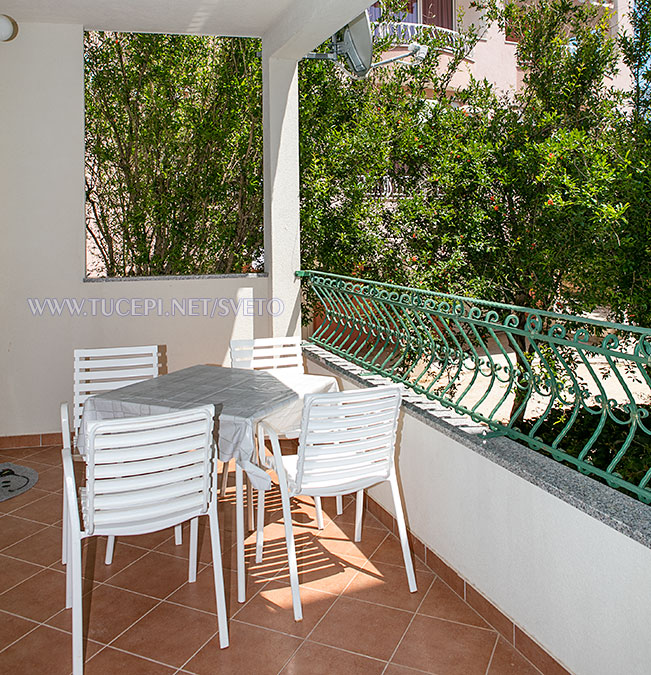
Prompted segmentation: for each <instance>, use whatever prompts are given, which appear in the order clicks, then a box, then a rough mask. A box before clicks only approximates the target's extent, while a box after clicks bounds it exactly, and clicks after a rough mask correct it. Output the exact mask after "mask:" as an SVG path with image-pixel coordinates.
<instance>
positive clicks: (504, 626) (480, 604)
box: [466, 584, 514, 644]
mask: <svg viewBox="0 0 651 675" xmlns="http://www.w3.org/2000/svg"><path fill="white" fill-rule="evenodd" d="M466 601H467V603H468V604H469V605H470V606H471V607H473V608H475V609H476V610H477V611H478V612H481V615H482V616H483V617H486V621H488V622H489V623H490V624H491V626H493V628H495V629H497V631H498V632H500V633H501V634H502V637H504V638H505V639H506V641H507V642H510V643H511V644H513V637H514V632H513V622H512V621H511V619H509V618H508V617H507V616H506V615H505V614H503V613H502V612H500V610H499V609H497V607H495V606H494V605H493V604H492V603H491V602H489V601H488V600H487V599H486V598H485V597H484V596H483V595H481V593H478V592H477V591H476V590H475V589H474V588H473V587H472V586H471V585H470V584H466Z"/></svg>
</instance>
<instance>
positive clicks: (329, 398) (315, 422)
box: [262, 386, 417, 621]
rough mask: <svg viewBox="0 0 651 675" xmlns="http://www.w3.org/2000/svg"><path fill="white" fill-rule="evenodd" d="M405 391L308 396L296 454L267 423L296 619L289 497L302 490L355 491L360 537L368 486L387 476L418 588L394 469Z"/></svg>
mask: <svg viewBox="0 0 651 675" xmlns="http://www.w3.org/2000/svg"><path fill="white" fill-rule="evenodd" d="M401 397H402V396H401V390H400V388H399V387H396V386H387V387H374V388H371V389H362V390H360V391H347V392H342V393H331V394H311V395H308V396H306V397H305V401H304V404H303V418H302V422H301V432H300V437H299V443H298V453H297V454H296V455H283V454H282V453H281V451H280V444H279V442H278V435H277V434H276V432H275V431H274V429H272V428H271V427H270V426H268V425H265V423H264V422H263V423H262V426H263V427H264V431H265V433H266V434H267V435H268V436H269V438H270V439H271V445H272V448H273V457H274V464H275V469H276V473H277V474H278V483H279V487H280V495H281V502H282V508H283V520H284V522H285V538H286V540H287V555H288V558H289V577H290V583H291V588H292V600H293V604H294V618H295V619H296V621H300V620H301V619H302V618H303V612H302V608H301V598H300V593H299V586H298V566H297V562H296V549H295V546H294V533H293V530H292V518H291V507H290V503H289V499H290V497H294V496H297V495H311V496H313V497H314V496H317V495H321V496H336V495H345V494H349V493H352V492H356V493H357V512H356V518H355V541H360V539H361V535H362V511H363V504H364V502H363V495H364V490H365V489H366V488H369V487H371V486H373V485H376V484H377V483H381V482H384V481H388V482H389V484H390V486H391V493H392V496H393V502H394V507H395V512H396V521H397V523H398V533H399V535H400V543H401V545H402V554H403V558H404V561H405V568H406V571H407V580H408V583H409V590H410V591H411V592H412V593H413V592H415V591H416V590H417V589H416V576H415V574H414V566H413V562H412V559H411V552H410V549H409V541H408V539H407V528H406V525H405V517H404V513H403V508H402V501H401V499H400V492H399V489H398V482H397V479H396V473H395V460H394V454H395V441H396V428H397V424H398V413H399V411H400V401H401Z"/></svg>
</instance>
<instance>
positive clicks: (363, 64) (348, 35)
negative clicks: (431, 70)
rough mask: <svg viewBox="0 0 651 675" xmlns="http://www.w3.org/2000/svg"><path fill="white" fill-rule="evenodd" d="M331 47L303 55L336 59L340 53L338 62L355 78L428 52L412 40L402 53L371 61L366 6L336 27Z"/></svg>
mask: <svg viewBox="0 0 651 675" xmlns="http://www.w3.org/2000/svg"><path fill="white" fill-rule="evenodd" d="M331 45H332V46H331V49H330V51H328V52H310V53H309V54H306V55H305V57H304V58H306V59H325V60H328V61H339V57H343V62H342V63H341V65H342V66H343V67H344V68H345V70H346V71H347V72H348V73H349V74H350V75H352V76H353V77H355V78H357V79H360V80H361V79H362V78H364V77H366V75H368V73H369V72H370V71H371V70H372V69H373V68H377V67H378V66H385V65H387V64H388V63H393V62H394V61H402V59H404V58H407V57H409V56H411V63H409V64H403V65H418V64H421V63H422V62H423V61H424V60H425V58H426V56H427V47H426V46H423V45H419V44H418V43H416V42H412V43H411V44H410V45H409V46H408V47H407V52H406V53H405V54H399V55H398V56H392V57H391V58H388V59H385V60H384V61H378V62H377V63H373V37H372V35H371V22H370V20H369V18H368V10H364V12H362V13H361V14H360V15H359V16H358V17H356V18H355V19H353V20H352V21H351V22H350V23H348V24H346V25H345V26H344V27H343V28H342V29H341V30H339V31H337V32H336V33H335V34H334V35H333V36H332V38H331Z"/></svg>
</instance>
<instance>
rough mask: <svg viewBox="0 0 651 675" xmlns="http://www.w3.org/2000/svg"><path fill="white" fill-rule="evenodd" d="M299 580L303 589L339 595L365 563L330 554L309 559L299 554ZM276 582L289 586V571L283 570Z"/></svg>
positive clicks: (360, 560)
mask: <svg viewBox="0 0 651 675" xmlns="http://www.w3.org/2000/svg"><path fill="white" fill-rule="evenodd" d="M297 557H298V580H299V583H300V584H301V587H303V586H304V587H306V588H313V589H315V590H317V591H324V592H326V593H334V594H335V595H339V594H340V593H342V592H343V591H344V590H345V589H346V587H347V586H348V584H350V582H351V581H352V580H353V578H354V577H355V576H356V575H357V573H358V572H359V570H360V569H362V567H363V564H364V562H365V561H363V560H362V559H361V558H360V559H354V561H353V562H351V560H352V559H351V560H342V559H341V558H339V557H338V556H336V555H334V554H331V553H328V554H327V555H323V554H319V555H316V556H312V557H310V558H307V556H306V555H305V554H301V553H300V552H299V554H298V556H297ZM275 581H278V582H280V583H283V584H285V585H289V571H288V570H283V571H282V572H281V573H280V574H278V576H277V577H276V578H275Z"/></svg>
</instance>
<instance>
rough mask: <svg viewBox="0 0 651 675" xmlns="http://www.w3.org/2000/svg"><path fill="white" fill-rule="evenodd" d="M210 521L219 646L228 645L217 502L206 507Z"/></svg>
mask: <svg viewBox="0 0 651 675" xmlns="http://www.w3.org/2000/svg"><path fill="white" fill-rule="evenodd" d="M208 520H209V522H210V546H211V548H212V568H213V574H214V577H215V602H216V604H217V628H218V629H219V646H220V647H221V648H222V649H224V648H225V647H228V644H229V640H228V617H227V616H226V595H225V593H224V571H223V569H222V547H221V542H220V539H219V520H218V519H217V503H216V501H213V502H212V503H211V504H210V506H209V507H208Z"/></svg>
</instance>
